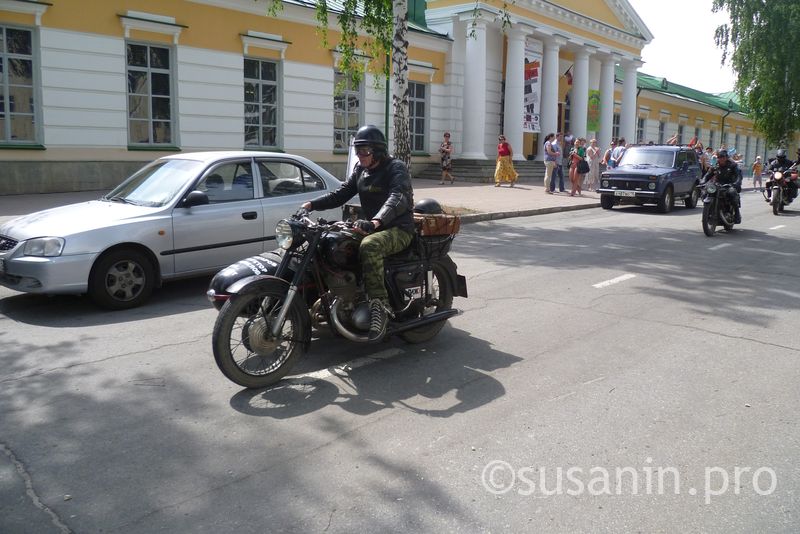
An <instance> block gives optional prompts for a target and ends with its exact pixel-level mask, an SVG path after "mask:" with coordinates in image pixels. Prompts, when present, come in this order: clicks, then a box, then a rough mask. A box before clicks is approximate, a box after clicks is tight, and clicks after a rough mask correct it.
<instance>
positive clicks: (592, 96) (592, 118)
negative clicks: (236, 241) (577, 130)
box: [586, 89, 600, 132]
mask: <svg viewBox="0 0 800 534" xmlns="http://www.w3.org/2000/svg"><path fill="white" fill-rule="evenodd" d="M599 130H600V91H597V90H596V89H589V107H588V110H587V114H586V131H587V132H597V131H599Z"/></svg>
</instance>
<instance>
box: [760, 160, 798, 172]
mask: <svg viewBox="0 0 800 534" xmlns="http://www.w3.org/2000/svg"><path fill="white" fill-rule="evenodd" d="M792 165H794V162H793V161H792V160H790V159H789V158H783V159H779V158H775V159H774V160H772V162H771V163H770V164H769V167H767V169H769V170H771V171H777V170H778V169H783V170H786V169H788V168H789V167H791V166H792Z"/></svg>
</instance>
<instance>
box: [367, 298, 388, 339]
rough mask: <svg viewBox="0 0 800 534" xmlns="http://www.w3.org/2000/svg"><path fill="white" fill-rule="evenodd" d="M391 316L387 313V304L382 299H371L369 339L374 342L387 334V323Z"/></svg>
mask: <svg viewBox="0 0 800 534" xmlns="http://www.w3.org/2000/svg"><path fill="white" fill-rule="evenodd" d="M388 322H389V317H388V315H387V313H386V305H385V304H384V303H383V301H382V300H381V299H372V300H370V301H369V340H370V341H372V342H375V341H380V340H381V339H383V336H385V335H386V323H388Z"/></svg>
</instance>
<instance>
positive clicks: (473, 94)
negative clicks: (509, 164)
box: [461, 19, 487, 159]
mask: <svg viewBox="0 0 800 534" xmlns="http://www.w3.org/2000/svg"><path fill="white" fill-rule="evenodd" d="M472 30H474V32H475V36H474V37H470V36H467V53H466V58H465V65H464V109H463V110H462V111H463V113H464V141H463V144H464V152H463V153H462V154H461V157H462V158H465V159H487V158H486V153H485V152H484V145H483V143H484V140H485V136H486V22H485V21H483V20H481V19H476V20H475V25H474V26H470V25H467V31H472Z"/></svg>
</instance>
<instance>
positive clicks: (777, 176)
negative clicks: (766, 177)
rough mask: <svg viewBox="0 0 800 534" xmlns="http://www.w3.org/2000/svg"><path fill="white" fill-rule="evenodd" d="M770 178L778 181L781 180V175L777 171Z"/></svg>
mask: <svg viewBox="0 0 800 534" xmlns="http://www.w3.org/2000/svg"><path fill="white" fill-rule="evenodd" d="M772 177H773V178H775V179H776V180H780V179H781V178H783V173H782V172H780V171H778V172H776V173H775V174H774V175H773V176H772Z"/></svg>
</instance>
